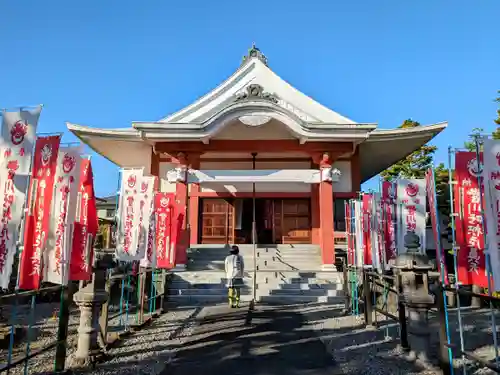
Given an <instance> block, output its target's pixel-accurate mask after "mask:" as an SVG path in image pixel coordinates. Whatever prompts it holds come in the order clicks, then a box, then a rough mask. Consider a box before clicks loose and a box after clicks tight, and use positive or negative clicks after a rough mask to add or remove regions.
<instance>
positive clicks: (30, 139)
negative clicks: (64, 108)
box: [0, 106, 42, 289]
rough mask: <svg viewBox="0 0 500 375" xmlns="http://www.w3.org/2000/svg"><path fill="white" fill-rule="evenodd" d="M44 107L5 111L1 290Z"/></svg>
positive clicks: (0, 152)
mask: <svg viewBox="0 0 500 375" xmlns="http://www.w3.org/2000/svg"><path fill="white" fill-rule="evenodd" d="M41 111H42V107H41V106H39V107H37V108H35V109H31V110H21V111H17V112H7V111H4V112H2V132H1V135H0V200H1V208H0V211H1V221H0V226H1V227H0V288H3V289H5V288H8V286H9V281H10V277H11V273H12V264H13V262H14V255H15V253H16V244H17V242H18V240H19V234H20V233H21V222H22V219H23V210H24V204H25V201H26V191H27V188H28V183H29V177H30V176H29V175H30V169H31V158H32V154H33V148H34V145H35V137H36V127H37V125H38V119H39V118H40V112H41Z"/></svg>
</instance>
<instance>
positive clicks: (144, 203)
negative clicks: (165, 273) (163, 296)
mask: <svg viewBox="0 0 500 375" xmlns="http://www.w3.org/2000/svg"><path fill="white" fill-rule="evenodd" d="M155 184H156V177H154V176H143V177H142V182H141V192H140V196H139V199H140V213H139V216H140V218H139V250H138V253H139V254H144V256H143V258H142V259H141V262H140V265H141V267H155V265H156V256H155V255H154V246H153V244H154V226H153V225H154V191H155Z"/></svg>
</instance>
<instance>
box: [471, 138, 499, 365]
mask: <svg viewBox="0 0 500 375" xmlns="http://www.w3.org/2000/svg"><path fill="white" fill-rule="evenodd" d="M472 137H473V139H474V144H475V146H476V160H477V165H478V167H479V170H481V169H482V170H483V176H482V178H481V174H480V173H478V175H477V183H478V186H479V205H480V208H481V213H482V216H483V220H481V229H482V231H483V239H484V241H483V243H484V250H483V251H484V252H485V263H486V264H485V266H486V273H487V279H488V296H489V297H492V296H493V290H492V285H491V278H492V274H493V273H492V268H491V258H490V252H489V243H488V242H489V241H488V236H487V235H486V230H485V225H484V221H485V216H486V213H485V210H484V204H485V202H484V198H483V194H482V193H481V190H482V192H484V194H485V195H486V191H490V189H488V190H486V184H488V186H489V182H490V181H489V176H486V173H484V172H485V170H484V158H485V157H486V155H485V154H484V149H483V162H481V159H480V148H481V144H480V137H481V136H480V135H478V134H475V135H473V136H472ZM481 167H482V168H481ZM481 180H482V181H481ZM481 182H483V184H482V183H481ZM481 187H482V188H481ZM490 204H491V202H490ZM489 305H490V315H491V327H492V329H493V334H492V336H493V345H494V347H495V365H496V366H497V367H498V340H497V325H496V321H495V308H494V307H493V301H492V300H491V299H490V302H489Z"/></svg>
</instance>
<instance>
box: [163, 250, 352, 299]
mask: <svg viewBox="0 0 500 375" xmlns="http://www.w3.org/2000/svg"><path fill="white" fill-rule="evenodd" d="M228 254H229V247H223V246H220V245H218V246H215V245H197V246H195V247H192V248H191V249H190V250H189V252H188V258H189V263H188V265H187V270H186V271H180V272H176V273H174V276H173V279H172V283H171V285H170V291H169V294H170V296H169V299H170V301H172V302H178V303H180V304H200V303H210V302H213V303H219V302H226V301H227V289H226V286H225V284H226V279H225V272H224V259H225V257H226V256H227V255H228ZM240 255H242V256H243V259H244V262H245V278H244V283H245V286H244V287H243V288H242V301H250V300H251V299H252V297H253V293H252V288H253V284H254V280H253V277H254V272H253V270H254V267H256V270H257V273H256V297H257V302H262V303H269V304H296V303H310V302H322V303H331V304H337V303H342V302H343V301H344V297H343V292H342V273H339V272H335V271H323V270H322V268H321V266H322V264H321V263H322V262H321V255H320V249H319V248H318V246H315V245H277V246H273V247H263V246H262V245H260V246H258V247H257V249H256V257H255V264H254V257H253V246H252V245H240Z"/></svg>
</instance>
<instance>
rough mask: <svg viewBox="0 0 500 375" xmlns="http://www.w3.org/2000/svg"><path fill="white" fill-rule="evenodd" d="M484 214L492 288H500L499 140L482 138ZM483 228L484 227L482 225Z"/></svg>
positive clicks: (497, 289) (496, 289)
mask: <svg viewBox="0 0 500 375" xmlns="http://www.w3.org/2000/svg"><path fill="white" fill-rule="evenodd" d="M483 152H484V156H483V157H484V172H483V177H484V179H485V186H484V188H485V189H486V190H485V191H484V194H485V197H486V199H485V205H484V214H485V221H486V223H485V224H486V228H485V229H486V233H487V236H488V241H487V243H488V253H489V254H490V264H491V276H493V282H494V290H495V291H499V290H500V253H499V252H500V141H498V140H495V139H484V143H483ZM483 228H484V227H483Z"/></svg>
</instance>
